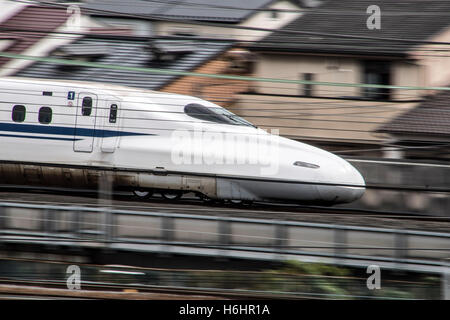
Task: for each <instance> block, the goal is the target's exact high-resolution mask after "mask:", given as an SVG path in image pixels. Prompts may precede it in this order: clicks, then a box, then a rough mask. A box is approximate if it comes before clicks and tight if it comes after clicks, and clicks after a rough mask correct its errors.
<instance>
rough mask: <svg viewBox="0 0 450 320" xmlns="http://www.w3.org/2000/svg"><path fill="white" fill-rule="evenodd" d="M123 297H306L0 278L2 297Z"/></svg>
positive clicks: (235, 298) (199, 298) (166, 298)
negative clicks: (78, 286)
mask: <svg viewBox="0 0 450 320" xmlns="http://www.w3.org/2000/svg"><path fill="white" fill-rule="evenodd" d="M2 297H3V298H4V299H8V297H10V299H21V297H25V298H28V299H31V298H33V297H34V298H37V299H41V298H43V299H55V298H56V299H60V298H64V299H121V300H123V299H126V300H222V299H233V300H248V299H258V300H260V299H287V298H289V299H306V298H311V297H307V296H305V295H304V294H288V293H286V294H276V293H270V292H256V291H255V292H246V291H239V290H226V289H202V288H185V287H160V286H151V285H139V284H133V285H128V284H115V283H95V282H90V283H86V282H83V284H82V288H81V289H80V290H68V289H67V286H66V282H65V281H56V280H29V279H27V280H18V279H5V278H3V279H2V278H0V300H1V299H2Z"/></svg>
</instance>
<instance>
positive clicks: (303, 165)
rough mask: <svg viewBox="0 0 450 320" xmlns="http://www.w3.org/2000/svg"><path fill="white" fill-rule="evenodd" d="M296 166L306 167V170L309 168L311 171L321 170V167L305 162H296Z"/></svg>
mask: <svg viewBox="0 0 450 320" xmlns="http://www.w3.org/2000/svg"><path fill="white" fill-rule="evenodd" d="M294 166H298V167H305V168H309V169H319V168H320V166H319V165H317V164H314V163H308V162H303V161H295V162H294Z"/></svg>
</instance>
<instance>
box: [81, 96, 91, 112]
mask: <svg viewBox="0 0 450 320" xmlns="http://www.w3.org/2000/svg"><path fill="white" fill-rule="evenodd" d="M91 113H92V98H91V97H84V98H83V102H82V103H81V114H82V115H83V116H90V115H91Z"/></svg>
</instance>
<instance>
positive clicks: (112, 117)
mask: <svg viewBox="0 0 450 320" xmlns="http://www.w3.org/2000/svg"><path fill="white" fill-rule="evenodd" d="M116 121H117V104H112V105H111V107H110V108H109V123H116Z"/></svg>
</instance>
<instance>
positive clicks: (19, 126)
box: [0, 122, 155, 140]
mask: <svg viewBox="0 0 450 320" xmlns="http://www.w3.org/2000/svg"><path fill="white" fill-rule="evenodd" d="M0 131H11V132H20V133H37V134H54V135H62V136H75V135H77V136H82V137H92V136H94V137H100V138H110V137H119V136H154V135H155V134H151V133H139V132H130V131H116V130H103V129H87V128H75V127H62V126H52V125H46V124H38V125H36V124H23V123H5V122H0ZM23 137H25V136H23ZM69 140H70V139H69ZM72 140H74V139H72Z"/></svg>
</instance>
